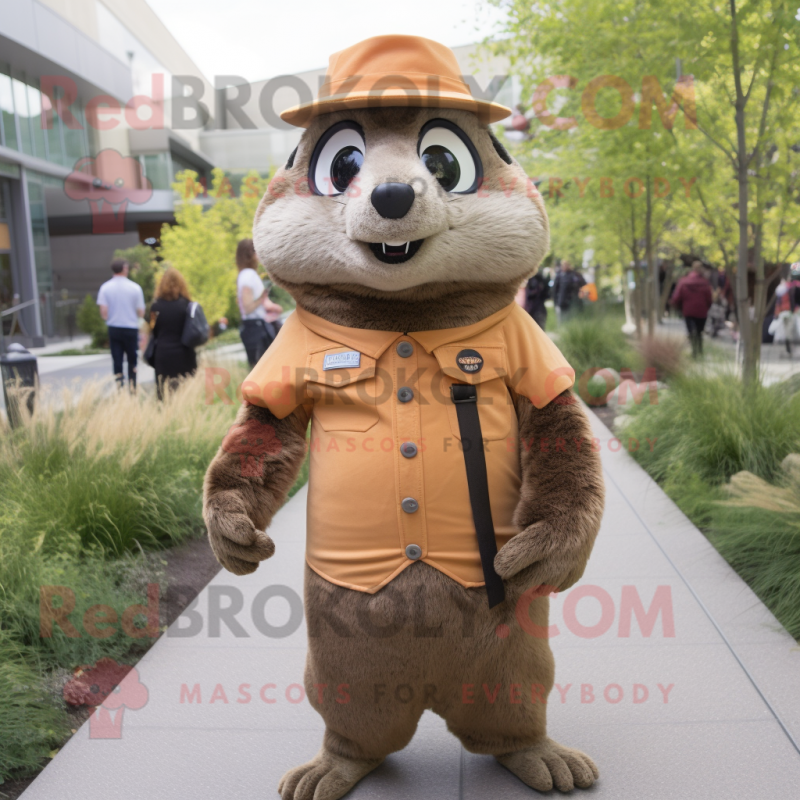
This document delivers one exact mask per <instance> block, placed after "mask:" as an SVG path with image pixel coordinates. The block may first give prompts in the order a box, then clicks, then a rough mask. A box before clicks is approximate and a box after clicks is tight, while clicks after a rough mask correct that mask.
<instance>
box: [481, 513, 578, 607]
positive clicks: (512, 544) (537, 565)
mask: <svg viewBox="0 0 800 800" xmlns="http://www.w3.org/2000/svg"><path fill="white" fill-rule="evenodd" d="M552 538H553V537H552V532H551V531H550V530H549V528H548V527H547V525H546V523H541V522H539V523H536V524H534V525H531V526H530V527H528V528H526V529H525V530H524V531H522V532H521V533H518V534H517V535H516V536H514V537H513V538H512V539H510V540H509V541H508V542H506V544H505V545H503V547H501V548H500V550H499V551H498V553H497V555H496V556H495V558H494V568H495V571H496V572H497V574H498V575H499V576H500V577H501V578H503V580H509V579H512V578H513V579H514V581H515V582H516V583H518V584H521V585H523V586H524V587H526V588H529V587H532V586H543V587H546V589H547V591H557V592H563V591H565V590H566V589H568V588H569V587H570V586H572V585H573V584H574V583H576V582H577V581H578V580H579V579H580V577H581V576H582V575H583V571H584V569H585V568H586V562H587V560H588V558H589V552H588V550H587V551H585V552H583V551H580V550H578V551H575V550H574V549H571V548H570V547H569V546H567V545H563V546H561V547H554V545H553V542H552Z"/></svg>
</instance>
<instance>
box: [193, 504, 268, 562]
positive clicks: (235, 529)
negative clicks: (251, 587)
mask: <svg viewBox="0 0 800 800" xmlns="http://www.w3.org/2000/svg"><path fill="white" fill-rule="evenodd" d="M228 494H229V493H228ZM231 500H232V498H231V497H226V496H225V494H222V493H221V494H220V495H217V496H215V497H212V498H211V499H209V501H208V502H207V504H206V508H205V518H206V527H207V528H208V541H209V543H210V544H211V549H212V550H213V552H214V555H215V556H216V559H217V561H219V563H220V564H222V566H223V567H225V569H227V570H228V571H229V572H233V573H234V574H235V575H248V574H250V573H251V572H255V571H256V570H257V569H258V563H259V561H264V559H267V558H270V557H271V556H272V554H273V553H274V552H275V543H274V542H273V541H272V539H271V538H270V537H269V536H268V535H267V534H266V533H264V532H263V531H259V530H256V527H255V525H253V521H252V520H251V519H250V517H249V516H248V515H247V514H245V513H243V511H241V510H240V509H239V506H240V505H241V504H240V503H239V502H231Z"/></svg>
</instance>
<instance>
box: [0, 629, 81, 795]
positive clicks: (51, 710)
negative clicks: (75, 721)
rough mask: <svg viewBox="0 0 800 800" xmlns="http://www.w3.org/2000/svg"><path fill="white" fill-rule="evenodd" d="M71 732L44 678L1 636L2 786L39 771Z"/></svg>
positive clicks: (0, 725)
mask: <svg viewBox="0 0 800 800" xmlns="http://www.w3.org/2000/svg"><path fill="white" fill-rule="evenodd" d="M68 732H69V728H68V727H67V718H66V715H65V714H64V712H63V711H60V710H59V709H58V708H56V707H55V706H53V705H52V703H51V702H50V701H49V698H48V697H47V694H46V692H45V689H44V686H43V681H42V679H41V677H40V676H39V675H37V674H36V672H35V671H34V670H33V669H32V668H31V667H30V666H29V665H28V664H27V663H26V661H25V660H24V659H23V657H22V653H21V651H20V650H19V649H18V648H16V647H14V646H13V645H11V644H10V643H9V642H7V641H5V640H4V638H2V634H0V784H2V783H3V782H4V781H5V780H7V779H8V778H10V777H13V776H14V775H16V774H25V773H30V772H33V771H35V770H36V769H38V768H39V767H40V766H41V763H42V761H43V759H45V758H47V756H48V755H49V754H50V752H51V750H52V749H53V748H54V747H57V746H58V745H60V744H61V742H62V741H63V738H64V736H66V735H67V734H68Z"/></svg>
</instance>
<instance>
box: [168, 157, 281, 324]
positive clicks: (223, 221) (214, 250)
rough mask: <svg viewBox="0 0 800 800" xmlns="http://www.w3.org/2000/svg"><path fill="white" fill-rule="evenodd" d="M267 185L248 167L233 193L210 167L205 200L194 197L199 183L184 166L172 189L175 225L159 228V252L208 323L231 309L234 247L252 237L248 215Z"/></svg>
mask: <svg viewBox="0 0 800 800" xmlns="http://www.w3.org/2000/svg"><path fill="white" fill-rule="evenodd" d="M266 185H267V181H266V179H265V178H262V177H261V176H260V175H259V174H258V173H257V172H255V171H252V172H250V173H248V175H247V176H246V177H245V178H244V180H243V182H242V188H241V192H240V194H239V196H237V197H234V196H233V188H232V186H231V184H230V181H229V179H228V178H227V177H226V176H225V173H224V172H223V171H222V170H221V169H215V170H214V172H213V179H212V184H211V188H210V189H209V191H208V193H209V196H210V198H211V202H210V203H207V202H200V201H199V200H198V195H199V193H200V191H201V187H200V184H199V183H198V182H197V175H196V173H194V172H191V171H188V170H187V171H185V172H180V173H178V175H177V180H176V183H175V184H174V185H173V188H174V189H175V191H176V192H177V194H178V195H179V197H180V202H179V203H178V204H177V205H176V209H175V218H176V221H177V223H178V224H177V225H174V226H168V225H165V226H164V228H163V229H162V232H161V256H162V258H164V259H165V260H166V261H168V262H169V263H170V264H171V265H172V266H173V267H175V268H176V269H177V270H179V271H180V272H181V273H182V274H183V276H184V277H185V278H186V281H187V282H188V284H189V289H190V291H191V293H192V297H193V299H195V300H197V301H198V302H199V303H200V304H201V305H202V306H203V310H204V311H205V314H206V318H207V319H208V321H209V322H210V323H214V322H216V321H217V320H218V319H219V318H220V317H228V318H229V319H230V318H231V314H232V312H233V313H235V308H236V262H235V256H236V245H237V243H238V241H239V240H240V239H246V238H250V237H252V231H253V217H254V216H255V211H256V208H257V206H258V202H259V200H260V199H261V196H262V195H263V194H264V191H265V190H266Z"/></svg>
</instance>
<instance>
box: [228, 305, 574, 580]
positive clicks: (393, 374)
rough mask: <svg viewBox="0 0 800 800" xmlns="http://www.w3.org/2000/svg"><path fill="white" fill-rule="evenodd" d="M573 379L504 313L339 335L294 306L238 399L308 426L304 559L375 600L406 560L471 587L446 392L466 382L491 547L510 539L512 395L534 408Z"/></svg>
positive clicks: (531, 327)
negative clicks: (479, 447)
mask: <svg viewBox="0 0 800 800" xmlns="http://www.w3.org/2000/svg"><path fill="white" fill-rule="evenodd" d="M574 375H575V374H574V371H573V370H572V368H571V367H570V366H569V364H567V362H566V360H565V359H564V357H563V356H562V355H561V353H560V352H559V350H558V349H557V348H556V346H555V345H554V344H553V343H552V341H551V340H550V339H549V338H548V337H547V336H546V335H545V333H544V332H543V331H542V330H541V328H539V326H538V325H537V324H536V323H535V322H534V321H533V320H532V319H531V318H530V316H528V314H527V313H526V312H525V311H524V310H523V309H521V308H520V307H519V306H517V305H516V304H511V305H509V306H507V307H506V308H504V309H502V310H500V311H498V312H497V313H495V314H492V315H491V316H490V317H487V318H486V319H484V320H481V321H480V322H477V323H475V324H474V325H468V326H465V327H462V328H448V329H446V330H436V331H423V332H413V333H398V332H393V331H373V330H362V329H358V328H346V327H343V326H341V325H335V324H333V323H331V322H327V321H325V320H324V319H321V318H320V317H317V316H315V315H313V314H310V313H309V312H308V311H305V310H303V309H302V308H298V309H297V311H296V312H295V313H294V314H292V315H291V316H290V317H289V319H288V320H287V321H286V323H285V325H284V326H283V328H282V330H281V332H280V334H279V335H278V337H277V339H276V340H275V342H274V343H273V344H272V345H271V346H270V348H269V349H268V350H267V352H266V353H265V355H264V356H263V357H262V358H261V360H260V361H259V362H258V364H257V365H256V366H255V368H254V369H253V371H252V372H251V373H250V375H249V376H248V378H247V379H246V380H245V382H244V384H243V386H242V393H243V396H244V398H245V399H246V400H248V401H249V402H251V403H254V404H256V405H259V406H263V407H265V408H268V409H269V410H270V411H271V412H272V413H273V414H274V415H275V416H276V417H278V418H279V419H283V418H284V417H286V416H288V415H289V414H291V413H292V412H297V413H299V414H300V415H301V417H302V419H304V420H305V421H306V422H307V421H308V419H309V418H310V420H311V438H310V442H309V449H310V459H311V464H310V473H309V487H308V530H307V540H306V559H307V561H308V564H309V566H310V567H311V568H312V569H313V570H314V571H315V572H317V573H318V574H319V575H321V576H322V577H323V578H325V579H326V580H328V581H330V582H331V583H335V584H338V585H339V586H345V587H347V588H349V589H356V590H358V591H362V592H369V593H374V592H376V591H378V590H379V589H380V588H381V587H382V586H385V585H386V584H387V583H388V582H389V581H391V580H392V579H393V578H394V577H396V576H397V575H398V574H399V573H400V572H402V571H403V570H404V569H406V568H407V567H409V566H410V565H411V564H412V563H413V562H414V561H415V560H421V561H424V562H425V563H426V564H430V565H431V566H432V567H435V568H436V569H438V570H441V571H442V572H443V573H445V575H448V576H450V577H451V578H453V579H454V580H456V581H458V582H459V583H460V584H462V585H463V586H482V585H483V570H482V568H481V560H480V554H479V552H478V542H477V536H476V533H475V525H474V523H473V519H472V508H471V505H470V499H469V491H468V488H467V477H466V469H465V466H464V455H463V452H462V450H461V442H460V439H461V437H460V433H459V427H458V418H457V416H456V408H455V405H454V404H453V402H452V400H451V399H450V386H451V385H452V384H453V383H470V384H475V385H476V386H477V395H478V413H479V417H480V422H481V431H482V434H483V438H484V440H485V445H484V449H485V453H486V466H487V473H488V481H489V497H490V501H491V507H492V519H493V521H494V528H495V534H496V537H497V547H498V548H500V547H502V546H503V545H504V544H505V543H506V542H507V541H508V540H509V539H510V538H511V537H512V536H514V535H515V534H516V533H518V530H517V529H516V528H515V527H514V524H513V522H512V519H513V515H514V510H515V508H516V506H517V503H518V502H519V490H520V462H519V449H520V442H519V441H518V438H519V437H518V430H517V416H516V413H515V410H514V405H513V400H512V392H514V393H516V394H518V395H524V396H526V397H528V398H529V399H530V400H531V402H532V403H533V404H534V405H535V406H536V407H537V408H541V407H543V406H545V405H547V403H549V402H550V401H551V400H552V399H553V398H554V397H556V396H557V395H558V394H560V393H561V392H563V391H564V390H565V389H568V388H569V387H570V386H572V384H573V381H574ZM409 443H410V444H412V445H414V447H410V446H409ZM404 444H405V447H404V448H403V449H402V450H401V446H402V445H404ZM404 453H405V454H404ZM404 500H405V501H406V502H405V503H404V502H403V501H404ZM409 501H415V502H409ZM412 545H416V547H412Z"/></svg>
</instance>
